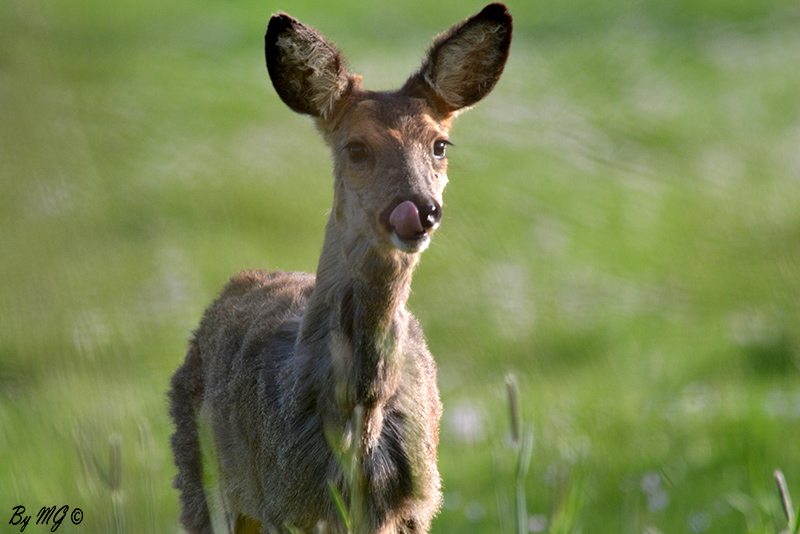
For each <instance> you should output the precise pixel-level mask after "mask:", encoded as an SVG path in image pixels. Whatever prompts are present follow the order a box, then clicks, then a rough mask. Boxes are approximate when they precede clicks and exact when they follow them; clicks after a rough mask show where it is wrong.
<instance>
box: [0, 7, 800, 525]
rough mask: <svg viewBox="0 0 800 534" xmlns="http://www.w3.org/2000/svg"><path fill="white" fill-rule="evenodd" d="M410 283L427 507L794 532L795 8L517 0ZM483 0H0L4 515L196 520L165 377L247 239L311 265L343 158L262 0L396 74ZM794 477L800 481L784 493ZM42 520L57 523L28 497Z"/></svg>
mask: <svg viewBox="0 0 800 534" xmlns="http://www.w3.org/2000/svg"><path fill="white" fill-rule="evenodd" d="M508 5H509V8H510V10H511V12H512V14H513V15H514V17H515V34H514V41H513V43H512V50H511V57H510V59H509V63H508V65H507V67H506V70H505V73H504V76H503V78H502V79H501V81H500V83H499V84H498V86H497V87H496V89H495V90H494V92H493V93H492V94H491V95H490V96H489V97H488V98H487V99H486V100H485V101H483V102H481V103H480V104H479V105H478V106H477V107H476V108H475V109H474V110H471V111H469V112H467V113H465V114H464V115H463V116H461V117H459V118H458V120H457V121H456V124H455V127H454V129H453V132H452V137H451V140H452V141H453V142H454V144H455V146H454V147H450V148H448V159H449V161H450V167H449V172H448V174H449V177H450V185H449V187H448V189H447V191H446V192H445V203H446V206H445V210H444V220H443V223H442V227H441V229H440V230H439V231H438V232H437V234H436V236H435V238H434V241H433V244H432V246H431V247H430V249H429V250H428V251H426V252H425V253H424V255H423V258H422V261H421V264H420V266H419V268H418V269H417V271H416V274H415V278H414V282H413V286H412V287H413V295H412V297H411V300H410V302H409V307H410V309H411V310H412V311H413V313H414V314H415V315H416V316H417V317H418V318H419V319H420V322H421V323H422V325H423V328H424V330H425V333H426V336H427V338H428V343H429V346H430V348H431V351H432V352H433V354H434V355H435V357H436V359H437V362H438V365H439V386H440V389H441V393H442V400H443V403H444V406H445V414H444V417H443V421H442V431H441V443H440V448H439V463H440V469H441V472H442V476H443V479H444V491H445V502H444V507H443V509H442V511H441V513H440V514H439V516H438V517H437V519H436V520H435V521H434V528H433V532H434V533H445V532H459V533H464V534H467V533H476V534H477V533H481V534H483V533H501V534H506V533H511V532H516V528H517V527H516V526H515V524H514V514H515V511H514V509H515V508H514V502H515V500H514V499H515V494H514V491H515V480H516V469H517V465H516V450H515V447H514V445H513V443H512V440H511V438H510V417H509V413H508V412H509V409H508V402H507V398H506V377H507V376H508V375H509V374H513V376H514V377H516V381H517V382H518V384H519V391H520V412H521V417H522V419H523V420H524V421H525V424H526V425H527V428H529V429H530V431H531V434H532V454H531V464H530V468H529V470H528V471H527V473H526V476H525V477H524V478H523V484H524V489H525V495H526V508H527V516H528V525H527V526H528V530H529V531H530V532H549V533H553V534H562V533H563V534H566V533H578V532H586V533H605V532H608V533H621V534H628V533H630V534H644V533H647V534H656V533H664V534H676V533H681V532H688V533H706V532H708V533H716V532H718V533H727V534H730V533H748V534H750V533H752V534H755V533H759V534H762V533H763V534H766V533H775V534H777V533H778V532H780V531H781V530H784V529H786V520H785V519H784V517H783V512H782V509H781V504H780V499H779V497H778V492H777V489H776V486H775V482H774V480H773V475H772V473H773V470H774V469H776V468H779V469H782V470H783V472H784V473H785V475H786V479H787V482H788V485H789V488H790V490H791V491H792V492H793V493H794V494H795V495H796V496H798V497H800V443H798V437H800V7H799V6H798V4H797V3H796V2H791V1H788V0H762V1H755V0H664V1H660V2H657V1H655V0H616V1H611V2H590V1H588V0H566V1H564V2H542V1H539V0H532V1H523V0H509V2H508ZM481 7H482V4H480V3H475V2H472V3H469V2H467V3H465V2H436V3H434V2H426V1H422V0H406V1H405V2H403V3H402V5H401V4H400V3H391V4H390V3H381V2H372V3H366V2H355V1H351V0H342V1H340V2H335V3H323V2H314V1H310V0H305V1H304V0H286V2H284V3H280V2H277V1H275V0H270V1H268V2H256V1H254V0H241V1H238V2H230V1H224V0H197V1H195V2H190V1H189V0H158V1H156V0H115V1H114V2H92V1H90V0H70V1H67V0H4V1H3V2H2V4H0V254H2V256H1V259H0V531H2V532H19V531H20V525H14V524H10V521H9V520H10V519H13V518H12V514H13V513H14V512H13V509H14V507H16V506H25V507H26V510H27V513H28V514H31V513H32V514H34V518H33V521H34V522H35V520H36V516H35V514H36V512H37V511H38V510H39V509H40V508H41V507H42V506H53V505H57V506H59V507H60V506H64V505H66V506H69V511H70V512H72V511H73V510H74V509H75V508H80V509H81V510H82V512H83V517H82V521H81V523H80V524H79V525H73V524H72V522H71V521H70V516H69V515H68V516H67V519H65V520H64V522H63V524H61V526H60V527H59V529H58V531H59V532H75V533H88V532H97V533H121V532H128V533H139V532H151V533H159V532H178V531H179V528H178V523H177V515H178V507H177V493H176V492H175V491H174V490H173V489H172V488H171V481H172V477H173V476H174V473H175V468H174V466H173V464H172V458H171V454H170V453H169V447H168V436H169V434H170V433H171V431H172V429H171V423H170V421H169V420H168V417H167V411H166V397H165V392H166V389H167V385H168V381H169V377H170V375H171V373H172V372H173V371H174V369H175V368H176V367H177V366H178V365H179V364H180V362H181V361H182V359H183V355H184V351H185V347H186V342H187V339H188V338H189V336H190V333H191V331H192V329H193V328H194V327H195V326H196V324H197V322H198V320H199V318H200V316H201V314H202V311H203V309H204V308H205V307H206V306H207V305H208V304H209V303H210V302H211V301H212V300H213V298H214V297H215V295H216V294H217V292H218V291H219V289H220V288H221V287H222V285H223V284H224V283H225V281H226V280H227V278H228V277H229V276H230V275H232V274H233V273H235V272H237V271H239V270H242V269H245V268H265V269H276V268H280V269H284V270H303V271H313V270H315V269H316V261H317V258H318V254H319V249H320V246H321V243H322V237H323V234H322V233H323V228H324V225H325V221H326V218H327V213H328V210H329V209H330V204H331V197H332V188H331V179H330V175H331V169H330V157H329V154H328V152H327V149H326V148H325V147H324V146H323V143H322V141H321V139H319V137H318V136H317V134H316V132H315V131H314V127H313V125H312V123H311V122H310V121H309V120H308V119H307V118H305V117H301V116H299V115H296V114H294V113H292V112H291V111H290V110H289V109H288V108H286V107H285V106H284V105H283V103H282V102H281V101H280V100H279V98H278V97H277V95H276V94H275V92H274V90H273V89H272V87H271V85H270V82H269V79H268V76H267V73H266V69H265V67H264V60H263V33H264V30H265V28H266V23H267V20H268V18H269V16H270V14H271V13H273V12H276V11H278V10H284V11H287V12H289V13H291V14H292V15H294V16H296V17H298V18H300V19H301V20H303V21H304V22H307V23H309V24H311V25H313V26H315V27H317V28H319V29H320V30H321V31H322V32H323V33H324V34H325V35H327V36H328V37H330V38H331V39H333V40H334V41H335V42H336V43H337V44H338V45H339V47H340V48H341V49H342V50H343V51H344V53H345V55H346V56H347V57H348V58H349V60H350V66H351V68H352V69H353V70H354V71H356V72H360V73H361V74H363V75H364V80H365V86H366V87H368V88H372V89H390V88H393V87H396V86H398V85H399V84H401V83H402V82H403V81H404V80H405V78H406V76H408V74H410V73H411V72H412V71H413V70H414V69H416V68H417V67H418V65H419V61H420V59H421V57H422V54H423V52H424V50H425V49H426V47H427V45H428V44H429V43H430V40H431V38H432V37H433V35H435V34H436V33H437V32H440V31H442V30H444V29H445V28H447V27H449V26H450V25H451V24H452V23H454V22H456V21H458V20H460V19H462V18H464V17H466V16H468V15H470V14H472V13H474V12H477V11H478V10H479V9H480V8H481ZM796 498H797V497H796ZM26 531H32V532H41V531H44V527H42V526H41V525H40V526H37V525H33V524H31V525H30V526H29V527H28V528H27V529H26Z"/></svg>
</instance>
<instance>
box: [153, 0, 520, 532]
mask: <svg viewBox="0 0 800 534" xmlns="http://www.w3.org/2000/svg"><path fill="white" fill-rule="evenodd" d="M510 39H511V17H510V15H509V14H508V12H507V11H506V9H505V6H502V5H500V4H492V5H490V6H487V7H486V8H485V9H484V10H483V11H482V12H481V13H479V14H478V15H476V16H474V17H472V18H470V19H467V20H466V21H464V22H463V23H461V24H459V25H456V26H454V27H453V28H452V29H451V30H450V31H449V32H447V33H446V34H445V35H443V36H442V37H440V38H439V39H437V40H436V42H435V43H434V45H433V47H432V49H431V51H430V53H429V55H428V58H427V59H426V61H425V62H424V64H423V66H422V68H421V70H420V71H419V72H418V73H416V74H414V75H413V76H411V78H409V80H408V82H407V83H406V84H405V85H404V86H403V88H401V89H400V90H399V91H396V92H387V93H375V92H371V91H366V90H364V89H362V88H361V79H360V77H358V76H356V75H353V74H350V73H349V72H347V70H346V69H345V67H344V60H343V58H342V56H341V55H340V53H339V52H338V51H337V50H336V49H335V48H334V47H333V46H332V45H331V44H330V43H328V42H327V41H325V39H324V38H323V37H322V36H321V35H320V34H319V33H318V32H317V31H316V30H314V29H313V28H310V27H308V26H306V25H304V24H302V23H301V22H299V21H297V20H295V19H293V18H291V17H289V16H288V15H285V14H281V15H276V16H275V17H273V18H272V20H271V21H270V24H269V28H268V31H267V35H266V39H265V44H266V55H267V66H268V70H269V73H270V77H271V79H272V82H273V85H274V86H275V89H276V91H277V92H278V94H279V95H280V97H281V98H282V99H283V101H284V102H285V103H286V104H287V105H288V106H289V107H291V108H292V109H294V110H295V111H298V112H300V113H305V114H308V115H311V116H312V117H315V120H316V122H317V127H318V129H319V130H320V132H321V134H322V136H323V138H324V139H325V142H326V143H327V144H328V145H329V146H330V148H331V150H332V152H333V156H334V157H333V161H334V206H333V210H332V212H331V216H330V219H329V221H328V224H327V227H326V231H325V241H324V244H323V248H322V253H321V256H320V260H319V266H318V269H317V274H316V276H314V275H310V274H304V273H284V272H279V271H277V272H272V273H266V272H263V271H247V272H243V273H240V274H239V275H237V276H235V277H233V278H232V279H231V281H230V282H229V283H228V285H227V286H226V287H225V289H223V291H222V293H221V295H220V297H219V298H218V299H217V300H216V301H215V302H214V303H213V304H212V305H211V306H210V307H209V308H208V310H207V311H206V313H205V315H204V317H203V320H202V321H201V323H200V326H199V328H198V329H197V331H196V332H195V334H194V337H193V339H192V341H191V344H190V347H189V351H188V353H187V355H186V360H185V362H184V364H183V365H182V366H181V367H180V368H179V369H178V370H177V371H176V372H175V374H174V376H173V377H172V382H171V386H172V388H171V390H170V393H169V396H170V413H171V415H172V418H173V420H174V422H175V426H176V431H175V433H174V434H173V436H172V450H173V454H174V456H175V463H176V465H177V466H178V474H177V476H176V478H175V487H176V488H178V489H179V490H180V491H181V504H182V511H181V522H182V524H183V526H184V528H186V530H187V531H189V532H191V533H210V532H211V531H212V527H211V520H210V514H209V511H208V505H207V503H206V497H205V493H204V489H203V480H202V479H203V475H202V458H201V453H200V444H199V435H198V429H197V419H198V416H199V415H200V414H201V413H202V414H203V415H204V416H205V417H207V419H208V421H209V423H210V428H211V433H212V436H213V448H214V451H215V455H216V459H217V464H218V466H217V467H218V471H219V474H220V486H221V497H222V503H223V507H224V509H225V514H226V520H227V522H228V526H229V529H231V530H233V531H234V532H239V533H244V532H247V533H251V532H259V531H260V532H262V533H273V532H286V529H285V525H287V524H291V525H293V526H295V527H297V528H299V529H301V530H302V531H304V532H308V533H310V532H312V530H314V528H315V526H316V525H317V524H318V522H319V521H324V522H325V524H326V525H327V530H326V532H329V533H341V532H344V527H343V526H342V523H341V521H340V519H339V517H338V515H337V511H336V508H335V505H334V502H333V499H332V498H331V496H330V493H329V490H328V484H329V482H331V483H333V484H334V485H335V486H336V487H337V488H338V490H339V491H340V492H341V493H342V494H343V495H344V496H345V498H347V497H348V495H349V494H350V492H351V489H352V488H350V487H349V483H350V481H349V480H348V477H346V476H345V474H344V473H343V469H342V465H341V462H340V460H339V457H340V456H341V454H342V453H345V452H347V451H355V453H356V457H357V460H358V466H359V475H358V480H359V481H360V484H361V485H362V488H361V490H362V492H361V493H363V501H364V502H363V509H364V510H363V511H364V523H365V525H361V526H360V527H359V528H360V529H361V530H359V532H369V533H379V534H402V533H422V532H428V530H429V527H430V522H431V518H432V517H433V515H434V514H435V513H436V511H437V510H438V508H439V506H440V504H441V489H440V479H439V473H438V470H437V468H436V446H437V443H438V425H439V418H440V414H441V404H440V402H439V395H438V391H437V388H436V367H435V363H434V361H433V358H432V357H431V355H430V353H429V352H428V349H427V347H426V345H425V340H424V337H423V335H422V331H421V329H420V327H419V324H418V323H417V321H416V319H415V318H414V317H413V316H412V315H411V314H410V313H409V312H408V310H407V309H406V307H405V303H406V300H407V298H408V294H409V291H410V284H411V275H412V272H413V269H414V267H415V265H416V263H417V261H418V256H419V253H420V252H421V251H422V250H423V249H424V248H425V246H427V243H428V240H429V236H430V235H431V234H432V233H433V231H434V230H435V228H436V226H437V225H438V217H439V216H440V214H441V203H442V192H443V190H444V187H445V184H446V183H447V175H446V159H444V157H442V154H439V155H438V156H437V155H436V151H435V149H434V148H433V147H434V145H435V144H436V143H441V141H443V140H446V139H447V133H448V131H449V128H450V123H451V119H452V117H453V116H454V114H455V113H456V112H458V111H459V110H460V109H462V108H464V107H465V106H470V105H473V104H474V103H476V102H477V101H478V100H480V99H481V98H483V97H484V96H485V95H486V94H487V93H488V92H489V91H490V90H491V88H492V87H493V86H494V84H495V83H496V81H497V79H498V78H499V76H500V74H501V72H502V70H503V65H504V64H505V61H506V58H507V55H508V47H509V44H510ZM354 147H355V148H354ZM361 148H363V149H364V150H363V151H361V150H360V149H361ZM439 148H441V146H440V147H439ZM362 156H363V157H362ZM405 201H411V202H413V203H414V205H415V206H417V207H419V209H420V214H422V210H423V209H427V208H428V207H432V208H435V209H436V210H438V211H432V212H431V213H434V212H435V213H436V217H435V218H434V217H432V218H431V221H433V220H434V219H435V224H434V223H433V222H431V223H430V224H426V225H425V230H424V232H423V234H422V235H421V236H419V239H417V238H414V240H411V241H408V240H405V239H404V238H400V237H398V235H397V233H396V232H395V230H394V228H393V227H392V225H391V224H390V222H389V221H390V214H391V213H392V210H393V209H394V208H395V207H397V206H398V205H399V204H400V203H403V202H405ZM420 217H421V220H423V218H422V215H420ZM357 408H358V410H357ZM355 413H362V414H363V429H362V432H361V433H360V436H359V435H357V432H356V429H355V428H354V426H355V422H354V414H355ZM358 438H360V440H359V439H358Z"/></svg>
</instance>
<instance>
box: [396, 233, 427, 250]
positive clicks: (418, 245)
mask: <svg viewBox="0 0 800 534" xmlns="http://www.w3.org/2000/svg"><path fill="white" fill-rule="evenodd" d="M392 244H393V245H394V246H395V247H397V249H398V250H402V251H403V252H405V253H407V254H414V253H419V252H422V251H423V250H425V249H426V248H428V245H430V244H431V236H430V234H428V233H427V232H425V234H424V235H423V236H422V237H420V238H418V239H401V238H400V237H399V236H398V235H397V232H392Z"/></svg>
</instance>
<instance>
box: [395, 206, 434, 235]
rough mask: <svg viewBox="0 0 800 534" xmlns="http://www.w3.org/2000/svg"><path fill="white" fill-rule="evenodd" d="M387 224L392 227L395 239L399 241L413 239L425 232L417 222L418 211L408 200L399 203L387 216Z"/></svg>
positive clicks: (419, 222) (420, 223) (418, 221)
mask: <svg viewBox="0 0 800 534" xmlns="http://www.w3.org/2000/svg"><path fill="white" fill-rule="evenodd" d="M389 224H391V225H392V227H393V228H394V231H395V232H396V233H397V237H399V238H401V239H415V238H418V237H420V235H422V234H423V233H424V232H425V229H424V228H423V227H422V222H421V221H420V220H419V210H418V209H417V206H415V205H414V203H413V202H411V201H410V200H406V201H405V202H401V203H400V204H399V205H398V206H397V207H396V208H395V209H394V210H392V214H391V215H389Z"/></svg>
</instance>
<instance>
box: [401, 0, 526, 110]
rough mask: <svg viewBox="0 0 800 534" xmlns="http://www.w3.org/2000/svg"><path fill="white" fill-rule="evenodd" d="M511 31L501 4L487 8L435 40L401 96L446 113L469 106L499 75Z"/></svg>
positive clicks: (486, 92)
mask: <svg viewBox="0 0 800 534" xmlns="http://www.w3.org/2000/svg"><path fill="white" fill-rule="evenodd" d="M512 27H513V26H512V22H511V14H510V13H509V12H508V9H507V8H506V6H505V5H503V4H489V5H488V6H486V7H485V8H483V10H482V11H481V12H480V13H478V14H477V15H474V16H473V17H470V18H468V19H467V20H465V21H464V22H462V23H460V24H456V25H455V26H453V27H452V28H450V29H449V30H448V31H447V32H445V33H444V34H442V35H441V36H440V37H438V38H437V39H436V40H435V41H434V43H433V46H432V47H431V49H430V51H429V52H428V57H427V59H426V60H425V62H424V63H423V64H422V68H421V69H420V70H419V72H417V73H416V74H414V75H413V76H411V78H409V79H408V81H407V82H406V84H405V86H404V87H403V89H401V92H403V93H405V94H417V95H420V96H424V97H425V98H427V99H428V101H429V102H431V104H432V105H433V106H434V107H435V108H436V109H438V110H440V111H441V112H442V113H443V114H445V115H450V114H452V113H454V112H456V111H458V110H460V109H462V108H466V107H469V106H472V105H474V104H475V103H477V102H478V101H479V100H480V99H482V98H483V97H485V96H486V95H487V94H489V91H491V90H492V88H494V86H495V84H496V83H497V80H499V79H500V75H501V74H502V73H503V68H504V67H505V64H506V60H507V59H508V50H509V47H510V45H511V32H512Z"/></svg>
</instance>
